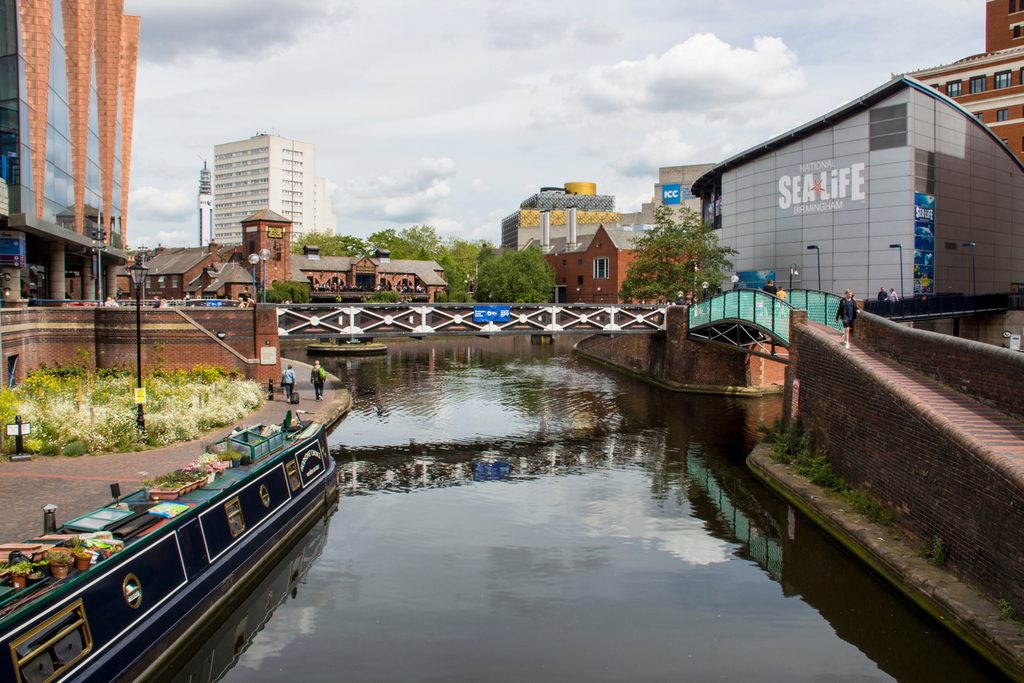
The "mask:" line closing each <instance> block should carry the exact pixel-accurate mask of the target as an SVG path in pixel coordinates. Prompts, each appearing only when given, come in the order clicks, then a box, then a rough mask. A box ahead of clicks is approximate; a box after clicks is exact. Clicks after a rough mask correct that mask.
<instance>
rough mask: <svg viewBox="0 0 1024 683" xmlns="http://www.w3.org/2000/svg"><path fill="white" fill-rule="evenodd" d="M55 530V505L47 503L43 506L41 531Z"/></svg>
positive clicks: (50, 531) (49, 532)
mask: <svg viewBox="0 0 1024 683" xmlns="http://www.w3.org/2000/svg"><path fill="white" fill-rule="evenodd" d="M56 530H57V506H56V505H54V504H53V503H47V504H46V505H44V506H43V533H44V534H52V533H53V532H55V531H56Z"/></svg>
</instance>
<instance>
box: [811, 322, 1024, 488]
mask: <svg viewBox="0 0 1024 683" xmlns="http://www.w3.org/2000/svg"><path fill="white" fill-rule="evenodd" d="M818 329H822V328H820V327H819V328H818ZM830 332H832V331H831V330H830ZM830 336H834V337H835V339H836V343H837V344H840V343H842V339H841V336H839V335H838V333H835V334H831V335H830ZM847 353H851V354H853V355H854V356H855V357H856V358H857V359H858V360H859V361H860V362H862V363H864V364H865V365H867V366H868V367H869V368H870V369H871V370H872V371H873V372H875V373H877V374H878V375H879V376H880V377H882V378H883V379H884V380H885V381H887V382H889V383H890V384H891V385H893V386H895V387H897V388H899V389H901V390H903V391H906V392H907V393H908V394H909V395H911V396H913V397H914V399H915V402H916V403H917V404H918V408H919V409H920V410H922V411H925V412H929V413H931V414H933V415H934V416H935V417H936V418H937V419H938V420H939V421H944V422H947V423H949V424H950V425H951V426H952V427H953V428H954V429H955V430H956V431H958V432H960V433H961V434H963V435H964V436H966V437H967V438H968V439H971V440H974V441H975V442H976V443H977V444H978V445H980V446H981V447H982V448H984V449H986V450H988V451H991V452H992V453H993V454H994V455H995V456H996V457H997V458H998V459H999V460H1001V461H1002V462H1003V463H1004V464H1005V466H1006V467H1007V468H1008V469H1011V470H1015V471H1016V472H1018V473H1019V475H1021V476H1024V423H1022V422H1020V421H1019V420H1016V419H1014V418H1012V417H1010V416H1009V415H1006V414H1005V413H1001V412H999V411H998V410H996V409H994V408H991V407H989V406H987V405H985V404H984V403H981V402H980V401H978V400H977V399H974V398H971V397H970V396H967V395H966V394H962V393H960V392H958V391H956V390H955V389H952V388H950V387H948V386H946V385H945V384H942V383H940V382H938V381H937V380H935V379H932V378H931V377H928V376H927V375H923V374H921V373H919V372H917V371H915V370H912V369H910V368H908V367H906V366H905V365H901V364H899V363H897V362H896V361H894V360H893V359H891V358H889V357H888V356H886V355H883V354H881V353H879V352H877V351H874V350H872V349H869V348H865V347H862V346H859V345H858V344H857V340H856V338H854V340H853V341H852V342H851V343H850V349H849V350H848V351H847Z"/></svg>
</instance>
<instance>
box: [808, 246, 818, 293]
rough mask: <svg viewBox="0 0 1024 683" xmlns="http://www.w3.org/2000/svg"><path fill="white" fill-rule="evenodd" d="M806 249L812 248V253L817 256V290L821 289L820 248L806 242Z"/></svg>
mask: <svg viewBox="0 0 1024 683" xmlns="http://www.w3.org/2000/svg"><path fill="white" fill-rule="evenodd" d="M807 248H808V249H813V250H814V253H815V254H816V255H817V257H818V291H819V292H820V291H821V249H819V248H818V245H817V244H808V245H807Z"/></svg>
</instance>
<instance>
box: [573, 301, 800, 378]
mask: <svg viewBox="0 0 1024 683" xmlns="http://www.w3.org/2000/svg"><path fill="white" fill-rule="evenodd" d="M665 327H666V332H665V334H664V335H620V336H613V337H588V338H587V339H584V340H583V341H581V342H580V343H579V344H578V345H577V346H578V348H579V349H580V350H581V351H584V352H585V353H588V354H590V355H592V356H595V357H597V358H600V359H601V360H603V361H605V362H607V363H610V364H612V365H615V366H618V367H622V368H625V369H627V370H631V371H633V372H636V373H639V374H641V375H646V376H647V377H650V378H651V379H654V380H657V381H659V382H665V383H666V384H670V385H682V386H720V387H726V386H728V387H748V386H751V374H752V373H751V365H750V362H749V361H748V358H747V355H746V354H745V353H742V352H738V351H733V350H730V349H728V348H725V347H722V346H715V345H711V344H706V343H702V342H694V341H690V340H688V339H687V338H686V334H687V312H686V308H685V307H683V306H670V307H669V309H668V315H667V317H666V325H665ZM758 363H760V361H758ZM777 365H778V364H776V363H771V362H770V361H768V362H767V365H766V370H765V372H764V373H763V374H764V376H767V377H773V378H775V379H776V380H778V379H781V371H780V370H778V369H769V366H777ZM756 367H758V368H760V365H757V366H756ZM761 376H762V373H761V372H760V370H759V371H758V373H757V378H758V379H759V378H760V377H761Z"/></svg>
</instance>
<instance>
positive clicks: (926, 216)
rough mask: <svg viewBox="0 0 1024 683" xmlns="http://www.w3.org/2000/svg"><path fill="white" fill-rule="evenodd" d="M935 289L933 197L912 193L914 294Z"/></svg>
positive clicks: (932, 291)
mask: <svg viewBox="0 0 1024 683" xmlns="http://www.w3.org/2000/svg"><path fill="white" fill-rule="evenodd" d="M934 291H935V197H934V196H933V195H930V194H923V193H921V192H915V193H914V294H932V293H934Z"/></svg>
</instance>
